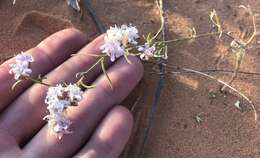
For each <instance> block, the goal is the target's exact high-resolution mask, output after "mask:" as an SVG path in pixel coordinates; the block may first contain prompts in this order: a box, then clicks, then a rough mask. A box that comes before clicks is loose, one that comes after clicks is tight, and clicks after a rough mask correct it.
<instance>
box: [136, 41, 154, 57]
mask: <svg viewBox="0 0 260 158" xmlns="http://www.w3.org/2000/svg"><path fill="white" fill-rule="evenodd" d="M138 51H140V52H143V53H142V54H141V55H140V58H141V59H142V60H149V58H150V57H153V56H154V53H155V51H156V47H155V45H152V46H150V45H149V44H148V43H145V44H144V46H141V47H139V48H138Z"/></svg>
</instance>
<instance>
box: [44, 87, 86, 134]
mask: <svg viewBox="0 0 260 158" xmlns="http://www.w3.org/2000/svg"><path fill="white" fill-rule="evenodd" d="M82 99H83V91H82V90H81V89H80V87H78V86H77V85H76V84H69V85H67V86H65V85H61V84H58V85H56V86H55V87H49V89H48V92H47V96H46V98H45V103H46V104H47V105H48V106H47V109H48V111H49V114H48V115H47V116H45V117H44V120H47V121H48V127H49V129H50V131H51V132H52V133H54V134H56V135H57V136H58V138H59V139H61V137H62V136H63V135H64V134H68V133H71V132H70V131H69V126H70V125H71V121H70V120H68V119H67V118H66V116H65V113H66V110H67V109H68V107H69V106H73V105H77V104H78V102H80V101H81V100H82Z"/></svg>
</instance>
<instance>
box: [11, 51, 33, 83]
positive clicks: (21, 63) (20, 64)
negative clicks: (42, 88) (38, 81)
mask: <svg viewBox="0 0 260 158" xmlns="http://www.w3.org/2000/svg"><path fill="white" fill-rule="evenodd" d="M15 61H16V63H15V64H10V65H9V66H10V67H11V69H10V71H9V73H10V74H13V75H14V78H15V79H16V80H18V79H19V78H20V77H21V76H30V74H31V73H32V70H31V68H30V64H31V63H32V62H33V61H34V60H33V57H32V56H31V55H29V54H25V53H23V52H22V53H21V54H18V55H17V56H16V57H15Z"/></svg>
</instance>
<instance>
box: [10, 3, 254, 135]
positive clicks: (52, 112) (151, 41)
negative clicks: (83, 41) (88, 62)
mask: <svg viewBox="0 0 260 158" xmlns="http://www.w3.org/2000/svg"><path fill="white" fill-rule="evenodd" d="M72 2H74V3H72ZM78 2H79V1H77V0H76V1H69V0H68V4H69V5H71V6H74V8H75V9H77V10H80V8H79V6H78ZM159 8H160V15H161V27H160V28H159V30H158V31H157V32H156V33H155V34H154V35H152V34H151V33H150V34H148V35H146V36H143V37H144V39H143V40H144V42H143V44H140V37H141V36H140V35H139V31H138V29H137V28H136V27H135V26H133V25H132V24H129V25H121V26H118V25H115V26H112V27H110V28H109V29H108V30H107V31H106V34H105V35H104V44H103V45H102V46H101V47H100V51H101V52H102V55H96V57H97V61H96V62H95V63H94V64H93V65H92V66H91V67H90V68H89V69H87V70H86V71H84V72H78V73H77V75H76V78H78V80H77V81H76V82H75V83H69V84H66V83H60V84H56V85H50V84H48V83H47V82H45V81H46V79H45V78H43V77H41V76H39V77H38V78H32V77H31V74H32V73H33V67H32V64H31V63H33V62H34V58H33V56H32V55H30V54H26V53H23V52H22V53H21V54H18V55H17V56H16V57H15V59H16V60H15V63H12V64H10V71H9V72H10V74H12V75H14V79H15V80H16V83H15V84H14V85H13V88H15V86H16V85H17V84H19V83H21V82H22V81H24V80H30V81H33V82H35V83H38V84H42V85H44V86H47V87H48V91H47V94H46V98H45V103H46V105H47V110H48V112H49V113H48V114H47V115H46V116H45V117H44V118H43V119H44V120H46V121H48V127H49V131H50V132H51V133H52V134H55V135H56V136H57V137H58V138H59V139H61V138H62V136H63V135H64V134H70V133H72V131H71V130H70V125H71V124H72V122H71V121H70V120H69V119H68V118H67V117H66V111H67V110H68V109H69V108H71V107H73V106H78V105H79V106H80V101H81V100H82V99H83V94H84V91H85V90H88V89H90V88H95V87H93V86H89V85H87V84H85V83H84V78H85V77H86V76H87V75H88V72H89V71H90V70H92V69H93V68H94V67H96V66H99V65H100V66H101V68H102V71H103V73H104V74H105V76H106V78H107V80H108V83H109V85H110V87H111V88H113V84H112V82H111V80H110V78H109V75H108V74H107V72H106V68H105V66H104V65H105V63H104V61H105V58H109V59H110V61H111V62H115V61H116V60H117V59H118V58H120V57H124V58H125V60H126V61H127V62H128V63H129V64H132V63H131V61H130V60H129V59H128V58H129V56H137V57H139V58H140V59H141V60H142V61H144V62H147V61H152V60H154V61H156V62H158V61H159V62H160V64H161V65H162V66H165V67H171V66H170V65H169V64H166V63H165V61H166V60H167V58H168V55H167V44H169V43H173V42H177V41H183V40H191V39H196V38H200V37H206V36H213V35H218V36H219V38H221V37H222V36H223V35H225V36H228V37H230V38H232V42H231V47H232V51H234V52H235V53H236V54H237V56H238V59H240V60H241V58H242V56H243V55H244V54H245V51H246V47H247V46H248V44H249V43H250V42H251V41H252V39H253V38H254V37H255V35H256V33H257V32H255V33H254V34H253V35H252V38H250V40H249V41H246V42H241V41H240V40H238V39H236V38H234V37H233V36H231V34H230V32H228V31H225V30H224V29H223V28H222V26H221V23H220V20H219V17H218V15H217V13H216V11H215V10H213V11H212V12H211V13H210V20H211V21H212V23H213V25H214V28H215V29H216V31H214V32H209V33H204V34H197V33H196V30H195V29H192V31H191V34H190V36H188V37H184V38H180V39H173V40H165V33H164V31H165V30H164V17H163V10H162V6H161V5H159ZM246 9H248V8H246ZM252 17H254V15H252ZM160 37H161V38H160ZM159 38H160V39H159ZM238 62H240V61H238ZM182 70H183V71H186V72H192V73H196V74H200V75H203V76H206V77H208V78H211V79H214V80H216V81H217V82H219V83H221V84H223V85H224V87H223V88H222V89H224V88H225V87H229V88H230V89H231V90H233V91H235V92H237V93H238V94H240V95H241V96H242V97H243V98H245V99H246V100H248V101H249V102H250V104H251V106H252V108H253V109H254V105H253V104H252V102H251V101H250V100H249V99H248V98H247V97H246V96H245V95H244V94H243V93H241V92H239V91H237V90H236V89H234V88H233V87H231V86H230V84H231V82H232V81H233V79H232V80H231V82H230V83H225V82H223V81H221V80H218V79H215V78H214V77H212V76H210V75H208V74H205V73H202V72H199V71H196V70H192V69H188V68H182ZM236 71H237V70H236ZM160 73H166V72H160ZM234 74H236V72H235V73H234ZM254 110H255V109H254Z"/></svg>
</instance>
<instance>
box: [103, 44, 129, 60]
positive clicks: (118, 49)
mask: <svg viewBox="0 0 260 158" xmlns="http://www.w3.org/2000/svg"><path fill="white" fill-rule="evenodd" d="M100 49H102V53H105V54H107V55H108V56H109V57H110V60H111V61H112V62H114V61H115V59H116V58H119V57H121V56H123V55H124V53H125V50H124V48H123V46H122V45H121V44H120V43H119V42H106V43H105V44H104V45H102V46H101V47H100Z"/></svg>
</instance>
